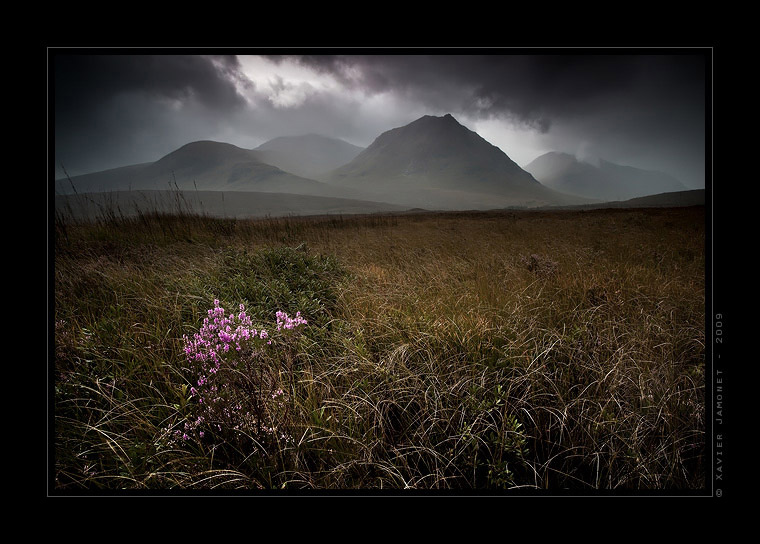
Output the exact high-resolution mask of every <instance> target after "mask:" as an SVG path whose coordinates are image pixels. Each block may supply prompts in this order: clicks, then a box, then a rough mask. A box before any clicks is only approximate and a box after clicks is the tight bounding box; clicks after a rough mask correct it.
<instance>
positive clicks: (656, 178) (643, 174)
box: [525, 151, 688, 201]
mask: <svg viewBox="0 0 760 544" xmlns="http://www.w3.org/2000/svg"><path fill="white" fill-rule="evenodd" d="M525 170H527V171H528V172H530V173H531V174H533V176H535V178H536V179H537V180H539V181H540V182H541V183H543V184H544V185H546V186H547V187H550V188H552V189H555V190H557V191H561V192H563V193H569V194H573V195H578V196H582V197H586V198H595V199H600V200H605V201H618V200H627V199H631V198H636V197H640V196H646V195H653V194H658V193H668V192H675V191H686V190H688V188H687V187H686V186H685V185H683V184H682V183H681V182H680V181H678V180H677V179H675V178H674V177H673V176H670V175H668V174H665V173H663V172H657V171H653V170H642V169H639V168H634V167H632V166H622V165H619V164H615V163H612V162H609V161H605V160H601V161H599V165H598V166H596V165H594V164H590V163H588V162H582V161H579V160H578V159H576V158H575V157H574V156H573V155H569V154H567V153H558V152H554V151H552V152H549V153H546V154H544V155H541V156H540V157H538V158H537V159H535V160H534V161H533V162H531V163H530V164H528V165H527V166H525Z"/></svg>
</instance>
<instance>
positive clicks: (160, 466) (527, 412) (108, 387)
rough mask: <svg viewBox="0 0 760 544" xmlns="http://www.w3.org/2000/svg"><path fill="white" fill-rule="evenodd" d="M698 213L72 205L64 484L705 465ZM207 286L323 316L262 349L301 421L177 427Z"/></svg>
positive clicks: (654, 474) (64, 324) (60, 248)
mask: <svg viewBox="0 0 760 544" xmlns="http://www.w3.org/2000/svg"><path fill="white" fill-rule="evenodd" d="M704 224H705V222H704V209H703V208H701V207H700V208H684V209H662V210H606V211H605V210H601V211H588V212H568V211H557V212H528V211H524V212H523V211H521V212H503V213H501V212H500V213H496V212H493V213H486V212H483V213H450V214H435V213H429V214H410V215H395V216H361V217H359V216H357V217H323V218H279V219H275V218H269V219H264V220H237V221H236V220H220V219H213V218H209V217H203V216H194V215H190V214H175V215H166V214H156V215H151V216H147V215H146V216H143V217H137V218H124V217H118V216H112V217H106V218H104V219H103V220H101V221H97V222H94V223H76V222H62V224H61V226H60V227H59V233H60V234H61V235H59V236H58V237H57V238H56V248H55V249H56V254H55V269H54V276H55V293H54V298H55V315H54V316H53V321H54V329H55V331H54V332H55V342H54V346H55V353H54V354H53V355H54V356H53V358H52V360H51V369H52V374H51V376H52V383H53V387H54V392H53V394H54V400H55V410H54V418H55V432H54V436H53V437H51V440H52V441H53V442H54V452H55V456H54V457H55V464H54V481H53V486H54V489H55V490H56V491H59V492H71V491H75V490H81V489H83V490H92V489H99V488H105V489H120V488H127V489H168V490H175V489H225V490H228V489H246V490H251V489H283V488H284V489H300V490H305V489H357V488H360V489H424V490H459V491H463V490H464V491H469V490H479V491H483V490H501V491H502V492H503V491H504V490H510V489H511V490H550V491H560V490H566V489H571V490H574V491H577V490H581V491H589V492H594V491H596V490H642V489H646V490H648V489H698V488H701V487H703V486H704V483H705V482H704V478H705V470H706V467H705V466H704V461H705V458H704V451H703V450H704V445H705V436H704V432H705V421H704V418H705V415H704V363H705V345H704V334H705V330H704V326H705V315H704V303H705V298H704V297H705V294H704V288H705V284H704V271H705V261H704ZM215 298H219V299H220V300H222V301H223V303H224V304H225V305H227V306H228V307H235V306H236V305H237V304H239V303H245V304H246V307H247V308H250V310H251V312H252V313H253V314H254V315H255V316H257V318H258V319H259V320H260V321H261V322H262V323H265V322H266V320H267V319H269V317H270V316H271V315H273V314H274V311H275V310H278V309H283V310H286V311H288V312H292V313H295V311H297V310H300V311H301V312H302V313H304V315H305V316H306V317H307V318H308V319H309V325H308V326H307V327H306V328H305V329H304V331H303V334H302V335H301V336H300V337H298V339H297V340H295V341H294V343H293V344H291V345H289V347H288V349H286V350H272V351H271V352H269V353H266V354H264V355H262V356H260V357H259V358H258V359H257V360H256V365H257V366H256V368H258V369H260V372H261V374H260V375H261V376H267V378H266V386H267V387H270V388H282V389H283V391H285V393H286V395H285V399H286V403H285V405H283V406H284V408H282V407H281V408H278V409H277V410H275V409H272V410H270V411H269V412H267V413H268V416H269V417H270V418H271V419H272V421H271V422H272V423H276V424H277V426H278V429H281V430H283V433H282V434H283V435H286V436H287V437H288V439H282V440H273V441H272V442H271V443H267V444H261V443H257V442H256V437H253V436H242V435H241V434H240V433H236V432H235V431H234V430H232V428H233V426H232V425H230V429H227V430H225V431H224V432H222V431H220V432H219V433H218V436H216V437H215V439H214V441H213V442H212V441H208V440H206V441H204V440H195V441H176V440H172V439H171V434H170V432H171V431H172V430H173V429H174V430H176V429H177V428H179V427H180V426H181V425H182V423H183V422H185V421H187V419H188V417H190V416H191V414H192V413H193V404H192V402H193V401H192V399H190V398H189V395H188V390H189V387H190V386H191V385H192V380H193V374H192V369H191V368H190V367H189V365H188V363H187V361H186V359H185V358H184V353H183V343H182V336H183V335H184V334H192V333H193V332H194V331H197V330H198V327H199V325H200V322H201V320H202V319H203V316H204V314H205V311H206V310H207V309H208V308H209V307H211V302H212V301H213V300H214V299H215ZM246 379H248V380H252V382H251V386H252V387H254V386H255V387H258V388H262V387H263V385H262V384H263V381H262V380H263V378H252V377H248V378H246ZM256 380H258V381H256ZM253 382H255V383H253Z"/></svg>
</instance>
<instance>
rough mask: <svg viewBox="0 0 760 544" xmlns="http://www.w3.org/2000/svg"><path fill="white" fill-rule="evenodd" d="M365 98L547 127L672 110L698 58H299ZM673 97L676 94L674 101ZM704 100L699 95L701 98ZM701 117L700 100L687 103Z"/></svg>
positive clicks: (696, 76)
mask: <svg viewBox="0 0 760 544" xmlns="http://www.w3.org/2000/svg"><path fill="white" fill-rule="evenodd" d="M298 59H299V61H300V62H301V63H303V64H305V65H309V66H312V67H313V68H315V69H317V70H319V71H322V72H329V73H332V74H335V75H336V76H338V77H339V78H340V79H341V80H342V81H343V82H344V83H345V84H346V85H348V86H352V87H354V88H360V89H363V90H365V91H366V92H368V93H381V92H387V91H391V90H392V91H394V92H401V93H404V94H406V95H407V96H409V97H414V98H417V99H419V100H424V101H426V102H431V101H432V104H434V105H441V106H443V105H448V106H449V107H451V108H453V109H457V110H459V111H463V112H466V113H469V114H476V115H480V116H506V117H509V118H512V119H515V120H517V121H521V122H524V123H526V124H528V125H533V126H540V127H542V128H543V130H544V131H546V130H548V128H549V127H550V125H551V122H552V120H553V119H555V118H558V117H574V116H578V115H584V114H595V113H597V112H599V110H603V109H604V108H605V107H607V106H612V105H615V106H617V105H625V106H635V107H636V108H637V109H639V110H642V109H643V110H644V111H646V110H651V109H653V108H671V107H676V108H678V106H679V103H678V102H675V101H677V100H680V99H685V100H686V101H687V102H689V101H692V102H693V100H691V99H690V98H689V97H690V96H692V95H694V91H699V90H700V86H701V88H703V87H704V64H703V63H704V61H703V59H702V58H701V56H699V55H695V56H692V57H685V56H672V55H646V56H641V55H617V54H616V55H612V54H580V55H578V54H559V55H549V54H547V55H520V54H514V55H510V54H506V55H377V56H351V55H345V56H334V55H333V56H315V55H310V56H300V57H298ZM679 93H681V94H682V95H683V96H681V97H679V96H678V94H679ZM701 96H702V98H703V97H704V95H703V93H702V94H701ZM691 105H693V106H694V107H695V108H696V113H698V114H699V115H703V114H704V106H703V104H701V103H696V104H691Z"/></svg>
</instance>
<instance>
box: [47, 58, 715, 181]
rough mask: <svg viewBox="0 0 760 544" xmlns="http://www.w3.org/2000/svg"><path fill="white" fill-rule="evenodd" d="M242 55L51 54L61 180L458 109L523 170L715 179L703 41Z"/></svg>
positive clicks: (361, 139) (352, 135) (356, 138)
mask: <svg viewBox="0 0 760 544" xmlns="http://www.w3.org/2000/svg"><path fill="white" fill-rule="evenodd" d="M192 52H193V53H195V51H192ZM235 52H236V51H232V50H230V51H228V50H222V51H213V53H214V54H209V55H194V54H193V55H190V54H176V53H177V51H173V50H172V51H166V53H172V54H161V53H164V51H160V50H159V51H154V50H151V51H149V52H146V53H145V54H142V55H133V54H129V55H125V54H120V53H122V52H121V51H120V50H118V49H116V50H113V49H109V50H104V51H99V50H88V49H80V50H76V51H75V52H73V53H72V52H70V51H61V50H55V49H51V50H49V53H50V55H49V59H50V62H51V66H52V68H53V70H52V72H51V83H52V89H51V90H52V97H53V99H54V101H53V106H54V107H53V112H54V118H52V116H51V122H52V127H51V129H52V131H53V135H54V138H55V157H54V160H55V166H56V177H58V176H59V175H62V174H63V171H62V170H61V169H60V166H59V165H60V164H61V163H62V164H63V166H64V167H65V168H66V170H67V171H68V173H69V174H70V175H78V174H82V173H86V172H93V171H98V170H103V169H107V168H114V167H118V166H125V165H128V164H136V163H141V162H150V161H155V160H158V159H159V158H161V157H162V156H164V155H166V154H167V153H170V152H171V151H174V150H175V149H177V148H178V147H180V146H182V145H184V144H186V143H189V142H193V141H197V140H215V141H220V142H228V143H232V144H235V145H237V146H240V147H244V148H253V147H256V146H258V145H260V144H262V143H264V142H265V141H267V140H270V139H272V138H275V137H278V136H288V135H300V134H307V133H317V134H323V135H325V136H332V137H336V138H340V139H343V140H345V141H347V142H350V143H352V144H355V145H359V146H362V147H366V146H368V145H370V144H371V143H372V141H373V140H374V139H375V138H376V137H377V136H379V135H380V134H381V133H382V132H384V131H387V130H390V129H392V128H395V127H399V126H403V125H406V124H408V123H410V122H412V121H414V120H415V119H417V118H419V117H421V116H423V115H443V114H446V113H451V114H452V115H453V116H454V117H455V118H456V119H457V120H458V121H459V122H460V123H462V124H463V125H465V126H466V127H468V128H470V129H471V130H474V131H476V132H477V133H478V134H480V135H481V136H482V137H484V138H485V139H486V140H488V141H489V142H491V143H492V144H494V145H496V146H498V147H499V148H501V149H502V151H504V152H505V153H506V154H507V155H509V156H510V158H512V159H513V160H514V161H515V162H517V163H518V164H519V165H521V166H525V165H526V164H528V163H529V162H530V161H531V160H533V159H535V158H536V157H538V156H539V155H541V154H543V153H545V152H548V151H563V152H567V153H572V154H575V155H576V156H579V158H583V159H587V160H596V159H598V158H602V159H606V160H609V161H612V162H617V163H620V164H626V165H631V166H637V167H640V168H648V169H656V170H661V171H664V172H667V173H669V174H672V175H674V176H676V177H677V178H678V179H679V180H680V181H682V182H683V183H684V184H685V185H687V186H690V187H694V188H702V187H704V182H705V180H704V175H705V142H706V134H705V128H706V123H705V121H706V102H705V100H706V92H705V90H706V86H707V85H709V83H710V82H708V81H706V61H709V58H708V57H707V56H706V55H705V50H700V49H697V50H685V51H683V50H665V51H661V50H645V51H644V53H645V54H640V53H642V52H641V51H638V50H636V51H629V50H626V49H618V50H597V49H588V50H582V51H580V53H579V52H577V51H576V52H575V53H576V54H570V52H568V51H565V50H540V51H538V54H536V51H533V52H531V54H523V52H521V51H520V50H514V49H504V50H499V51H498V52H499V53H504V54H480V51H479V50H478V49H467V50H464V51H449V50H435V51H433V54H432V55H422V54H409V53H405V54H393V55H378V54H373V51H372V50H367V51H361V53H363V54H361V55H356V54H351V55H332V54H330V55H328V54H324V53H326V52H330V51H324V50H314V51H307V52H308V53H309V54H308V55H286V56H282V55H279V56H271V55H267V56H262V55H256V53H258V52H259V51H256V50H248V51H244V52H245V53H247V54H245V55H233V54H227V53H235ZM339 52H340V51H339ZM64 53H66V54H64ZM130 53H131V52H130ZM179 53H184V51H182V50H180V51H179ZM218 53H223V54H221V55H220V54H218ZM413 53H416V52H413ZM452 53H458V54H452ZM489 53H492V52H491V51H489ZM549 53H553V54H549ZM633 53H637V54H633Z"/></svg>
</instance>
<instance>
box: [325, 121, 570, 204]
mask: <svg viewBox="0 0 760 544" xmlns="http://www.w3.org/2000/svg"><path fill="white" fill-rule="evenodd" d="M319 179H320V180H321V181H325V182H327V183H330V184H333V185H336V186H340V187H351V188H355V189H361V190H363V191H366V192H368V193H374V194H376V195H378V197H381V199H382V200H384V201H387V202H394V203H403V204H405V205H409V206H418V207H423V208H428V209H431V208H440V209H466V208H480V209H487V208H498V207H507V206H540V205H552V204H573V203H580V199H577V198H574V197H571V196H568V195H562V194H561V193H558V192H556V191H553V190H551V189H548V188H546V187H544V186H542V185H541V184H540V183H539V182H538V181H536V180H535V179H534V178H533V176H532V175H531V174H529V173H528V172H526V171H524V170H523V169H522V168H520V167H519V166H518V165H517V164H516V163H515V162H514V161H512V159H510V158H509V157H508V156H507V155H506V154H505V153H504V152H503V151H502V150H501V149H499V148H498V147H496V146H494V145H492V144H490V143H489V142H487V141H486V140H484V139H483V138H482V137H481V136H479V135H478V134H477V133H476V132H473V131H472V130H470V129H468V128H466V127H464V126H463V125H461V124H460V123H459V122H458V121H457V120H456V119H454V117H452V116H451V115H450V114H447V115H444V116H442V117H436V116H431V115H426V116H424V117H421V118H419V119H417V120H416V121H414V122H412V123H410V124H408V125H406V126H403V127H399V128H395V129H392V130H389V131H387V132H384V133H383V134H381V135H380V136H378V137H377V138H376V139H375V141H374V142H372V144H371V145H370V146H369V147H367V148H366V149H365V150H364V151H362V152H361V153H359V154H358V155H357V156H356V158H354V159H353V160H352V161H351V162H349V163H348V164H346V165H344V166H341V167H340V168H337V169H335V170H333V171H332V172H330V173H328V174H326V175H325V176H322V177H320V178H319Z"/></svg>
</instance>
